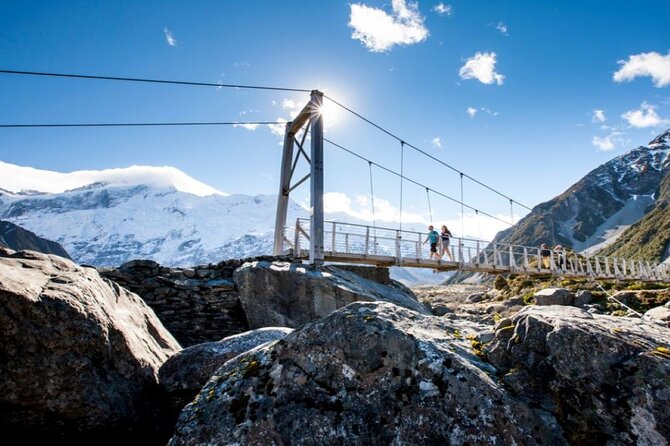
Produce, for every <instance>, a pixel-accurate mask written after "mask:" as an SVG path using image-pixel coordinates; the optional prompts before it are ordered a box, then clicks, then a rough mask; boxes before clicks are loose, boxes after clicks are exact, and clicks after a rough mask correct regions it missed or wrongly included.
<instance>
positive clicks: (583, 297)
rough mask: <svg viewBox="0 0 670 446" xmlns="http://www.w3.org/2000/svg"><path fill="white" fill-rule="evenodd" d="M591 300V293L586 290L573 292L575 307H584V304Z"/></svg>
mask: <svg viewBox="0 0 670 446" xmlns="http://www.w3.org/2000/svg"><path fill="white" fill-rule="evenodd" d="M591 302H593V294H591V292H590V291H588V290H580V291H577V294H575V300H574V302H573V305H574V306H575V307H584V305H588V304H590V303H591Z"/></svg>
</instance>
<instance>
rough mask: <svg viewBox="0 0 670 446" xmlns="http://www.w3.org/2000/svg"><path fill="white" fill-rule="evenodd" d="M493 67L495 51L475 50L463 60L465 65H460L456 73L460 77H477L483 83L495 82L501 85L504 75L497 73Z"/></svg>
mask: <svg viewBox="0 0 670 446" xmlns="http://www.w3.org/2000/svg"><path fill="white" fill-rule="evenodd" d="M495 68H496V53H493V52H491V53H480V52H477V53H476V54H475V55H474V56H472V57H471V58H469V59H468V60H467V61H466V62H465V65H463V66H462V67H461V69H460V70H459V72H458V74H459V75H460V76H461V79H477V80H478V81H479V82H481V83H483V84H492V83H494V82H495V83H496V84H498V85H502V84H503V81H504V80H505V76H503V75H502V74H500V73H497V72H496V71H495Z"/></svg>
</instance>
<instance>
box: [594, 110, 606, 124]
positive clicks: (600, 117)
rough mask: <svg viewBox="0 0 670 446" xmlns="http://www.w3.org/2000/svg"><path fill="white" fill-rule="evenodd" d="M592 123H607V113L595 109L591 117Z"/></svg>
mask: <svg viewBox="0 0 670 446" xmlns="http://www.w3.org/2000/svg"><path fill="white" fill-rule="evenodd" d="M591 121H592V122H605V121H607V118H606V117H605V112H604V111H603V110H598V109H595V110H593V116H591Z"/></svg>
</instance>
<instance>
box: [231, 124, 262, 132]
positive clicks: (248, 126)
mask: <svg viewBox="0 0 670 446" xmlns="http://www.w3.org/2000/svg"><path fill="white" fill-rule="evenodd" d="M233 127H242V128H243V129H247V130H252V131H253V130H256V129H257V128H258V124H233Z"/></svg>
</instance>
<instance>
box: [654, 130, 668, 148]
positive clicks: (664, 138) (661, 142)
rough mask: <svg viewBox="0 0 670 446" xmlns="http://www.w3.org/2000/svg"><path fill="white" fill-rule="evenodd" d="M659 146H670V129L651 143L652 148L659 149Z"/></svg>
mask: <svg viewBox="0 0 670 446" xmlns="http://www.w3.org/2000/svg"><path fill="white" fill-rule="evenodd" d="M658 146H666V147H668V146H670V129H668V130H666V131H665V132H663V133H661V134H660V135H658V136H657V137H656V138H654V139H653V140H651V142H650V143H649V147H650V148H654V149H655V148H657V147H658Z"/></svg>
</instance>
